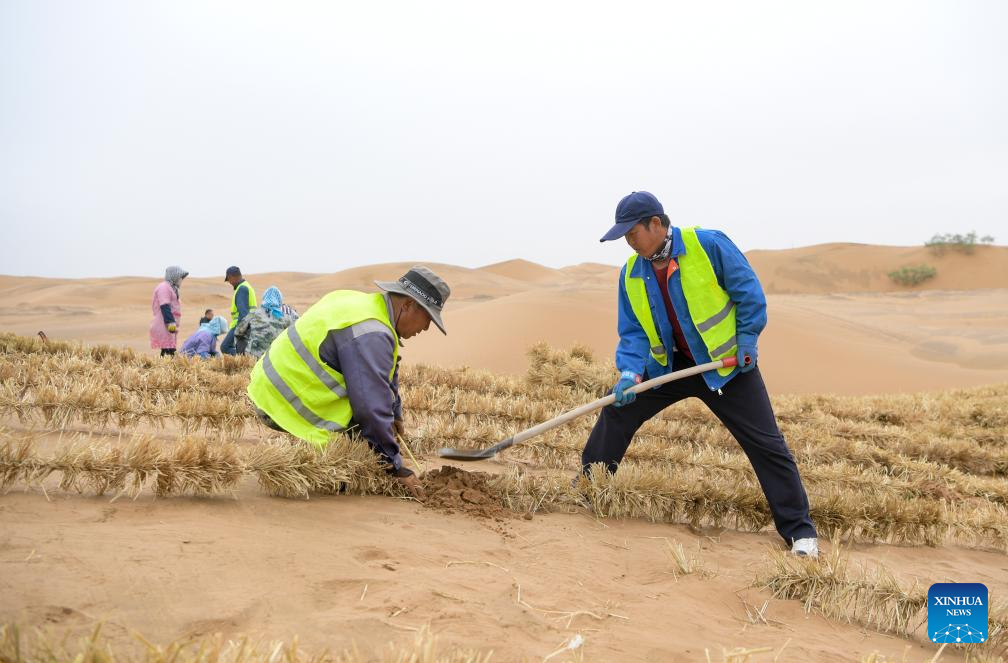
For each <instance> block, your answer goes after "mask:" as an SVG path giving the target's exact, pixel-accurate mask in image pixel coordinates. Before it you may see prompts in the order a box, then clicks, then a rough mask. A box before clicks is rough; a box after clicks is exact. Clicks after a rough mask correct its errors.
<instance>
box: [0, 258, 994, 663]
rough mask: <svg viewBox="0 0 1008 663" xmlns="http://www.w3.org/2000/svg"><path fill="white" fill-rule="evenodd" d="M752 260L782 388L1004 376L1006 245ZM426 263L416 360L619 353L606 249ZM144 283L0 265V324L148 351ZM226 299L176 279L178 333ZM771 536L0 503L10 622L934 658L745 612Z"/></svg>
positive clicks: (242, 504)
mask: <svg viewBox="0 0 1008 663" xmlns="http://www.w3.org/2000/svg"><path fill="white" fill-rule="evenodd" d="M750 258H751V259H752V261H753V263H754V265H755V266H756V269H757V271H758V272H759V273H760V275H761V277H762V279H763V281H764V284H765V285H766V287H767V290H768V291H769V293H770V294H769V302H770V308H769V312H770V324H769V326H768V328H767V330H766V332H765V333H764V335H763V337H762V339H761V344H760V352H761V355H760V364H761V369H762V370H763V372H764V375H765V376H766V377H767V380H768V382H769V384H770V388H771V390H772V391H774V392H778V393H788V392H791V393H809V392H827V393H828V392H833V393H840V394H864V393H882V392H894V391H918V390H936V389H946V388H953V387H959V386H969V385H978V384H989V383H997V382H1005V381H1008V249H1005V248H996V247H995V248H987V249H979V250H978V251H977V254H975V255H973V256H958V255H951V256H945V257H944V258H941V259H936V258H933V257H931V256H929V255H927V254H926V253H925V252H924V251H923V249H899V248H890V247H868V246H860V245H828V246H823V247H810V248H807V249H796V250H794V251H790V252H788V251H781V252H754V253H753V254H752V255H751V256H750ZM919 262H929V263H931V264H935V265H936V266H937V267H938V269H939V276H938V278H936V279H935V280H934V282H933V285H934V287H935V288H938V289H932V290H908V289H903V288H898V287H894V286H892V284H891V283H888V280H887V279H886V278H885V276H884V274H885V272H886V271H888V270H890V269H894V268H896V267H898V266H900V265H902V264H917V263H919ZM408 266H409V265H408V264H402V265H379V266H372V267H366V268H357V269H353V270H347V271H344V272H339V273H336V274H332V275H311V274H295V273H284V274H262V275H253V276H252V277H251V278H250V280H251V281H252V282H253V283H254V284H255V285H256V287H257V288H258V289H259V292H260V293H261V292H262V290H264V289H265V287H266V286H268V285H270V284H276V285H279V286H280V287H281V288H282V289H283V290H284V291H285V293H286V294H287V299H288V302H289V303H292V304H294V305H295V306H297V307H298V308H300V309H301V310H304V309H305V308H307V306H308V305H310V304H311V303H312V302H313V301H314V300H315V299H316V298H317V297H319V296H320V295H322V294H324V293H325V292H327V291H328V290H331V289H335V288H341V287H342V288H358V289H361V288H363V289H371V285H370V284H371V281H372V280H373V279H375V278H382V279H391V278H395V277H396V276H398V275H399V274H401V273H402V272H403V271H404V270H405V268H406V267H408ZM433 267H434V268H435V269H436V270H437V271H438V272H439V273H442V275H443V276H444V277H445V278H446V279H447V280H448V281H449V283H451V285H452V286H453V295H452V298H451V300H450V301H449V304H448V307H447V309H446V315H445V319H446V323H447V325H448V326H449V331H450V333H451V336H450V337H449V338H444V337H442V336H441V335H440V334H439V333H437V331H436V330H433V329H432V331H430V332H428V333H427V334H425V335H423V336H421V337H420V338H419V339H416V340H415V341H412V342H409V343H408V344H407V345H408V347H407V348H406V349H405V351H404V356H405V359H406V360H407V361H423V362H431V363H436V364H441V365H445V366H458V365H470V366H476V367H484V368H489V369H492V370H495V371H498V372H510V373H524V372H525V371H526V368H527V361H526V358H525V350H526V348H527V347H528V346H530V345H531V344H533V343H535V342H537V341H540V340H545V341H547V342H550V343H551V344H553V345H556V346H560V347H568V346H570V345H571V344H572V343H573V342H580V343H584V344H587V345H589V346H590V347H592V348H594V350H595V352H596V354H597V355H598V356H599V357H607V356H610V355H611V353H612V349H613V346H614V344H615V340H616V336H615V313H614V302H615V278H616V275H617V269H616V268H615V267H612V266H606V265H579V266H575V267H569V268H565V269H563V270H554V269H550V268H546V267H542V266H539V265H534V264H531V263H527V262H524V261H511V262H508V263H501V264H498V265H490V266H487V267H484V268H481V269H465V268H458V267H451V266H439V265H434V266H433ZM159 271H160V267H159V268H158V269H154V270H152V272H154V273H157V272H159ZM156 283H157V279H156V278H116V279H86V280H77V281H74V280H55V279H36V278H25V277H0V301H2V302H3V306H2V307H0V330H4V331H15V332H19V333H25V334H33V333H35V332H36V331H38V330H39V329H44V330H45V331H46V332H47V333H48V334H49V335H50V336H51V337H54V338H66V339H80V340H84V341H87V342H92V343H98V342H105V343H113V344H123V345H129V346H131V347H134V348H138V349H143V348H146V329H147V324H148V321H149V316H150V293H151V290H152V289H153V287H154V285H155V284H156ZM229 294H230V293H229V289H228V286H226V284H224V283H223V282H222V280H221V278H220V277H214V278H212V279H211V278H207V279H195V278H193V279H189V280H187V281H186V282H185V285H184V289H183V305H184V309H185V314H184V315H185V318H184V321H183V328H184V329H185V330H188V331H191V330H192V329H194V328H195V320H196V318H197V317H198V316H199V315H200V314H201V313H202V311H203V309H204V308H206V307H213V308H215V309H217V310H218V311H219V312H226V307H227V302H228V297H229ZM0 423H5V424H10V423H11V422H0ZM15 425H16V424H15ZM50 441H51V440H50ZM251 441H252V440H251V439H247V440H246V442H251ZM427 460H428V464H429V465H430V464H433V463H435V461H434V460H433V459H427ZM499 467H500V466H499V465H493V464H489V465H488V468H489V469H491V470H494V469H499ZM467 469H473V468H471V467H470V468H467ZM666 539H668V540H670V541H674V542H681V543H682V544H683V545H684V546H685V548H686V549H687V550H688V551H691V552H694V553H695V554H697V555H698V556H699V558H700V559H701V560H702V562H703V563H704V565H705V566H706V567H707V568H708V569H709V570H710V571H711V575H710V576H709V577H705V576H702V575H700V574H694V575H690V576H685V577H682V576H677V575H676V574H675V573H674V568H675V565H674V562H673V561H672V558H671V557H670V556H669V554H668V552H667V544H666ZM828 545H829V544H826V546H827V547H828ZM778 546H780V542H779V541H778V540H777V537H776V535H775V534H773V533H770V532H762V533H741V532H735V531H731V530H726V531H707V532H693V531H691V530H690V529H688V528H687V527H684V526H673V525H660V524H649V523H646V522H642V521H616V520H606V521H597V520H595V519H593V518H591V517H589V516H587V515H584V514H550V515H536V516H535V517H534V518H533V519H532V520H524V519H522V518H520V517H515V518H508V519H505V520H503V521H495V520H492V519H480V518H473V517H471V516H466V515H462V514H446V513H443V512H440V511H437V510H433V509H430V508H426V507H423V506H421V505H419V504H416V503H413V502H406V501H397V500H392V499H387V498H358V497H335V498H313V499H311V500H308V501H297V500H282V499H273V498H268V497H264V496H263V495H262V494H261V493H259V492H258V491H257V490H256V488H255V487H254V486H253V485H245V486H244V487H243V488H242V489H241V490H240V491H238V493H237V494H236V499H227V498H216V499H194V498H171V499H154V498H152V497H150V496H149V495H144V496H141V497H140V498H139V499H137V500H135V501H133V500H130V499H128V498H122V499H119V500H116V501H114V502H113V501H110V500H109V498H108V497H104V498H96V497H88V496H78V495H67V494H65V493H61V492H59V491H54V492H51V493H50V494H49V495H48V499H47V498H46V496H43V495H42V494H41V493H40V492H39V491H38V490H37V489H31V490H29V491H27V492H22V491H21V489H20V488H17V489H16V490H14V491H12V492H11V493H9V494H7V495H6V496H3V497H2V498H0V597H2V600H0V621H3V622H10V621H16V622H19V623H21V624H25V625H31V626H50V627H53V628H56V629H62V628H64V627H68V628H71V629H82V628H87V627H89V626H90V625H92V624H93V623H94V621H95V620H106V622H107V626H106V632H108V633H109V634H110V635H112V636H113V638H118V639H120V640H124V639H126V638H127V637H128V634H129V633H130V632H131V631H139V632H141V633H143V634H145V635H146V636H147V637H149V638H152V639H155V640H159V641H162V642H163V641H169V640H172V639H176V638H182V637H189V636H199V635H204V634H211V633H215V632H221V633H224V634H225V635H227V636H229V637H230V636H233V635H238V634H243V633H244V634H251V635H253V637H261V638H263V639H267V640H272V639H289V638H290V637H292V636H293V635H295V634H296V635H298V636H299V638H300V642H301V644H302V646H303V647H304V648H305V649H307V650H309V651H321V650H322V649H326V648H328V649H329V650H339V649H342V648H343V647H345V646H349V645H350V644H351V643H354V642H356V643H358V644H360V645H362V646H363V647H364V648H368V647H372V646H376V645H380V644H381V643H384V642H387V641H390V640H395V641H400V642H408V641H410V640H411V639H412V637H413V632H412V630H413V629H416V628H417V627H419V626H421V625H423V624H429V625H430V626H431V628H432V629H433V630H434V632H435V633H438V634H440V636H441V637H442V638H443V639H444V640H445V641H446V642H448V643H452V644H457V645H463V646H470V647H478V648H480V649H484V650H489V649H493V650H494V651H495V652H496V654H495V657H494V660H497V661H512V660H542V658H543V657H544V656H545V655H547V654H549V653H550V652H553V651H555V650H556V649H557V648H558V647H560V646H561V644H562V643H564V642H565V641H566V640H568V639H569V638H570V637H571V636H573V635H574V634H575V633H581V634H582V635H584V636H585V638H586V645H585V650H584V651H585V654H586V660H591V661H599V660H601V661H659V660H660V661H697V660H705V658H704V656H705V654H704V650H705V648H709V649H710V651H711V657H712V660H720V652H721V648H722V647H724V648H731V647H738V646H746V647H759V646H770V647H774V653H776V652H777V650H780V648H781V647H783V652H782V653H781V654H780V656H779V658H778V659H777V660H781V661H849V660H860V657H861V656H862V655H865V654H868V653H870V652H873V651H878V652H881V653H884V654H886V655H887V656H890V657H893V658H895V659H896V660H901V657H903V656H904V655H905V656H906V659H905V660H907V661H924V660H929V659H930V658H931V656H932V655H933V653H934V649H935V648H934V647H933V646H926V645H923V644H922V642H921V640H920V639H918V640H915V641H908V640H905V639H900V638H895V637H889V636H884V635H880V634H877V633H874V632H870V631H867V630H865V629H862V628H861V627H858V626H856V625H845V624H842V623H839V622H836V621H827V620H826V619H823V618H822V617H819V616H816V615H814V614H813V615H807V614H805V613H804V612H803V610H802V608H801V606H800V605H799V604H798V603H797V602H793V601H776V600H770V601H769V606H768V607H767V609H766V611H765V613H764V614H765V616H766V618H767V620H768V623H766V624H763V623H756V624H754V623H752V621H751V620H749V619H747V617H746V607H745V606H746V605H747V604H748V605H749V606H750V607H751V609H752V608H759V607H760V606H762V605H763V602H764V601H767V600H768V599H770V597H769V594H768V593H767V592H764V591H760V590H756V589H752V588H751V587H750V584H751V582H752V580H753V578H754V574H755V570H756V566H757V565H758V563H759V562H760V560H761V558H762V557H763V555H764V553H765V551H766V550H768V549H770V548H774V547H778ZM851 551H852V554H853V556H854V558H855V559H856V560H865V561H870V562H873V563H874V562H882V563H884V564H885V565H886V566H888V567H889V568H891V569H894V570H895V572H896V573H897V574H898V577H899V579H900V580H901V581H902V582H904V583H905V584H909V583H910V582H912V581H913V580H914V579H919V581H920V582H921V584H923V585H924V586H927V585H929V584H931V583H932V582H936V581H940V580H950V581H951V580H956V581H967V580H968V581H976V582H984V583H986V584H987V585H988V587H989V588H990V589H991V591H992V592H993V593H994V594H996V595H1000V596H1005V595H1008V557H1006V556H1005V555H1004V554H1002V553H998V552H986V551H981V550H973V549H965V548H957V547H952V546H947V547H942V548H926V547H900V546H892V545H856V546H853V547H852V548H851ZM519 592H520V596H519ZM519 598H520V601H519ZM589 613H591V614H589ZM954 658H955V657H954V656H946V657H944V658H943V659H942V660H954ZM553 660H556V659H553ZM755 660H773V654H771V655H768V656H766V657H763V658H757V659H755Z"/></svg>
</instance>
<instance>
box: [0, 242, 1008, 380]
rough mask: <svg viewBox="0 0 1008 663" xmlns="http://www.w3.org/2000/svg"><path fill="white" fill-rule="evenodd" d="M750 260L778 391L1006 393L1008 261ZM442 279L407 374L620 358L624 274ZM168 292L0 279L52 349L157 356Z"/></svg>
mask: <svg viewBox="0 0 1008 663" xmlns="http://www.w3.org/2000/svg"><path fill="white" fill-rule="evenodd" d="M749 258H750V260H751V262H752V264H753V266H754V268H755V269H756V271H757V273H758V274H759V275H760V278H761V281H762V282H763V284H764V287H765V289H766V290H767V292H768V301H769V319H770V322H769V325H768V327H767V330H766V331H765V332H764V334H763V336H762V337H761V341H760V365H761V369H762V370H763V372H764V374H765V376H766V378H767V381H768V383H769V385H770V387H771V389H772V390H775V391H778V392H793V393H807V392H826V393H829V392H832V393H841V394H863V393H876V392H887V391H917V390H921V389H939V388H947V387H959V386H970V385H978V384H988V383H994V382H1003V381H1006V380H1008V289H1005V288H1008V248H1005V247H977V249H976V251H975V252H974V253H973V254H972V255H964V254H959V253H946V254H945V255H944V256H934V255H932V254H931V253H930V252H929V251H928V250H927V249H925V248H923V247H912V248H904V247H882V246H870V245H862V244H826V245H819V246H812V247H806V248H801V249H793V250H786V251H753V252H751V253H750V254H749ZM922 262H924V263H928V264H932V265H934V266H935V267H936V268H937V270H938V274H937V276H936V277H935V278H934V279H932V280H931V281H928V282H927V284H926V285H927V286H928V287H929V288H930V289H923V288H920V287H917V288H907V287H903V286H897V285H896V284H894V283H892V282H891V281H890V280H889V279H888V277H887V276H886V273H887V272H888V271H890V270H892V269H896V268H897V267H899V266H901V265H904V264H919V263H922ZM412 264H413V263H406V262H403V263H386V264H381V265H368V266H363V267H356V268H353V269H348V270H344V271H340V272H336V273H333V274H306V273H299V272H273V273H264V274H252V275H250V277H249V280H250V282H251V283H253V285H255V286H256V288H257V289H258V290H259V292H260V293H261V292H262V291H263V290H264V289H265V288H266V287H267V286H268V285H274V284H275V285H278V286H279V287H280V288H281V289H282V290H283V292H284V294H285V296H286V299H287V302H288V303H290V304H292V305H294V306H295V307H296V308H298V309H299V310H302V311H303V310H305V309H307V308H308V307H309V306H310V305H311V304H312V303H313V302H315V301H316V300H317V299H318V298H319V297H321V296H322V295H323V294H325V293H326V292H329V291H330V290H334V289H339V288H350V289H362V290H374V289H375V286H374V285H373V282H374V281H375V280H394V279H396V278H397V277H398V276H399V275H401V274H402V273H403V272H405V271H406V270H407V269H409V267H410V266H411V265H412ZM430 267H431V268H433V269H434V270H435V271H437V272H438V273H439V274H440V275H441V276H442V277H443V278H445V280H446V281H448V283H449V284H450V285H451V287H452V296H451V299H450V300H449V302H448V305H447V307H446V309H445V316H444V318H445V323H446V325H447V326H448V329H449V332H450V336H449V337H448V338H444V337H442V336H441V335H440V334H439V333H437V332H436V330H435V331H432V332H429V333H427V334H424V335H421V336H419V337H417V338H416V339H413V340H411V341H410V342H409V343H408V344H407V347H406V349H405V350H404V357H405V358H406V359H407V360H408V361H419V362H432V363H436V364H441V365H444V366H473V367H478V368H487V369H490V370H493V371H497V372H505V373H524V372H525V371H526V369H527V361H526V358H525V351H526V350H527V348H528V347H529V346H531V345H533V344H534V343H536V342H539V341H547V342H549V343H550V344H552V345H555V346H558V347H569V346H571V345H573V344H574V343H581V344H584V345H587V346H589V347H591V348H592V349H593V350H594V351H595V353H596V355H597V356H598V357H609V356H612V353H613V351H614V348H615V344H616V341H617V336H616V311H615V299H616V284H615V281H616V279H617V277H618V269H619V268H618V267H616V266H613V265H601V264H594V263H586V264H581V265H574V266H570V267H565V268H562V269H553V268H550V267H544V266H542V265H537V264H535V263H531V262H528V261H526V260H510V261H507V262H503V263H496V264H493V265H487V266H485V267H480V268H467V267H458V266H454V265H443V264H431V265H430ZM156 283H157V278H139V277H120V278H102V279H43V278H35V277H14V276H2V277H0V301H2V302H3V305H2V306H0V329H3V330H8V331H15V332H18V333H22V334H34V333H35V332H37V331H38V330H40V329H42V330H45V331H46V333H47V334H49V335H50V336H52V337H53V338H61V339H80V340H84V341H87V342H92V343H98V342H104V343H115V344H123V345H128V346H130V347H133V348H137V349H144V348H146V347H147V325H148V323H149V316H150V308H149V307H150V293H151V291H152V289H153V287H154V285H155V284H156ZM788 293H791V294H788ZM182 299H183V308H184V310H183V333H184V334H188V333H190V332H191V331H192V330H193V329H194V328H195V321H196V319H197V318H198V317H199V315H201V314H202V312H203V310H204V309H205V308H208V307H209V308H214V309H216V310H217V311H218V312H220V313H224V314H226V313H227V310H228V308H229V303H230V288H229V287H228V286H227V284H225V283H224V282H223V279H222V278H221V277H214V278H189V279H186V281H185V283H184V286H183V290H182Z"/></svg>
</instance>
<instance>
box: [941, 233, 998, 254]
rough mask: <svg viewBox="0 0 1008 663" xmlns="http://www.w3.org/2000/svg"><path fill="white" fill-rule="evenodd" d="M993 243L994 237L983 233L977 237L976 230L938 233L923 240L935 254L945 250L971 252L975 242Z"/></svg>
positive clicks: (942, 252)
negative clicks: (961, 232) (962, 232)
mask: <svg viewBox="0 0 1008 663" xmlns="http://www.w3.org/2000/svg"><path fill="white" fill-rule="evenodd" d="M978 243H979V244H993V243H994V238H993V237H991V236H990V235H984V236H983V237H981V238H979V240H978V239H977V234H976V231H970V232H968V233H966V234H964V235H962V234H959V233H944V234H943V233H938V234H935V235H934V236H933V237H931V239H929V240H928V241H926V242H924V246H926V247H928V248H929V249H931V252H932V253H934V254H935V255H939V256H940V255H943V254H944V253H945V252H946V251H959V252H961V253H967V254H968V253H973V250H974V249H975V248H976V246H977V244H978Z"/></svg>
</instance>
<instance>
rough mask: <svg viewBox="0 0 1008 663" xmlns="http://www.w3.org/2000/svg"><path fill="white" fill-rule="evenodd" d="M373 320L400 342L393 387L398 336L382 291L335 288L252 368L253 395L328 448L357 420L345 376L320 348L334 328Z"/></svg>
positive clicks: (274, 415)
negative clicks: (334, 438)
mask: <svg viewBox="0 0 1008 663" xmlns="http://www.w3.org/2000/svg"><path fill="white" fill-rule="evenodd" d="M366 320H371V321H372V322H373V324H375V325H383V326H385V327H387V328H388V329H389V330H390V331H391V333H392V338H393V339H395V341H394V343H395V345H394V349H393V351H392V372H391V373H389V376H388V379H389V383H390V384H391V382H392V378H393V376H394V374H395V366H396V361H397V360H398V357H399V335H398V334H396V332H395V328H394V327H393V326H392V322H391V321H390V319H389V310H388V304H387V300H386V298H385V296H384V295H382V294H381V293H375V294H369V293H364V292H357V291H355V290H336V291H333V292H330V293H329V294H328V295H326V296H325V297H323V298H322V299H320V300H319V301H318V302H317V303H316V304H315V305H314V306H312V307H311V308H309V309H308V310H307V311H306V312H305V314H304V315H303V316H301V318H299V319H298V321H297V322H295V323H294V324H293V325H291V326H290V327H288V328H287V329H285V330H284V331H283V332H282V333H281V334H280V335H279V336H277V338H276V340H274V341H273V344H272V345H270V347H269V350H267V351H266V354H264V355H263V356H262V357H260V359H259V361H258V362H256V365H255V367H254V368H253V369H252V377H251V380H250V381H249V386H248V395H249V398H251V399H252V402H253V403H255V405H256V407H258V408H259V409H260V410H262V411H263V412H265V413H266V414H268V415H269V416H270V418H271V419H272V420H273V421H275V422H276V423H277V424H278V425H279V426H280V427H281V428H283V429H284V430H285V431H287V432H288V433H290V434H292V435H294V436H296V437H299V438H301V439H302V440H306V441H308V442H311V443H313V444H315V445H317V446H318V447H320V448H321V447H325V446H326V445H327V444H328V443H329V440H330V439H331V437H332V434H333V433H337V432H339V431H342V430H345V429H346V427H347V426H348V425H349V424H350V419H351V418H353V410H352V409H351V407H350V398H349V397H348V396H347V390H346V380H345V379H344V377H343V374H342V373H340V372H338V371H335V370H333V369H332V368H331V367H330V366H329V365H327V364H326V363H325V362H323V361H322V359H321V358H320V357H319V346H321V345H322V342H323V341H324V340H325V338H326V336H327V335H328V334H329V332H330V331H332V330H337V329H345V328H347V327H350V326H352V325H356V324H358V323H360V322H364V321H366Z"/></svg>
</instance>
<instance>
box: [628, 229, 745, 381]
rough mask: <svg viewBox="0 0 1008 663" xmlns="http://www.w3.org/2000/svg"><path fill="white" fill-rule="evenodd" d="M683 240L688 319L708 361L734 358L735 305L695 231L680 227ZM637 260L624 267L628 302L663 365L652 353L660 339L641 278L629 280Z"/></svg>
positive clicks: (724, 371) (632, 258)
mask: <svg viewBox="0 0 1008 663" xmlns="http://www.w3.org/2000/svg"><path fill="white" fill-rule="evenodd" d="M682 238H683V244H684V245H685V247H686V253H684V254H683V255H681V256H679V270H678V271H679V277H680V283H681V284H682V291H683V296H684V297H685V298H686V306H687V308H688V309H689V314H690V319H691V320H692V322H693V325H694V326H695V327H696V330H697V332H699V333H700V338H701V339H702V340H703V342H704V346H705V347H706V348H707V353H708V354H709V355H710V357H711V360H713V361H716V360H718V359H724V358H725V357H730V356H734V355H735V354H736V351H737V342H736V338H735V302H733V301H731V298H730V297H729V296H728V293H727V292H725V291H724V289H723V288H722V287H721V285H720V284H719V283H718V281H717V275H716V274H715V273H714V266H713V265H711V262H710V257H709V256H708V255H707V252H706V251H704V248H703V246H701V244H700V240H699V239H698V238H697V234H696V228H683V229H682ZM636 259H637V255H636V254H634V255H632V256H630V259H629V260H627V264H626V272H625V276H624V284H625V287H626V291H627V297H628V298H629V299H630V306H631V308H633V311H634V314H635V315H636V316H637V320H638V322H640V324H641V327H643V328H644V333H645V334H647V337H648V341H649V342H650V343H651V346H652V351H651V356H653V357H654V358H655V361H657V362H658V363H659V364H661V365H662V366H666V365H667V357H662V358H661V359H660V358H659V356H656V355H655V352H654V346H655V345H656V343H655V339H658V344H660V343H661V340H660V336H659V335H658V329H657V327H656V326H655V322H654V318H653V317H652V316H651V305H650V304H649V302H648V298H647V290H646V289H645V287H644V279H640V278H631V277H630V270H631V269H632V268H633V266H634V263H635V262H636ZM635 302H636V303H635ZM661 349H662V350H664V349H665V348H664V347H662V348H661ZM662 359H665V361H663V360H662ZM733 370H734V369H733V368H720V369H718V374H719V375H721V376H722V377H724V376H727V375H728V374H730V373H731V372H732V371H733Z"/></svg>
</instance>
